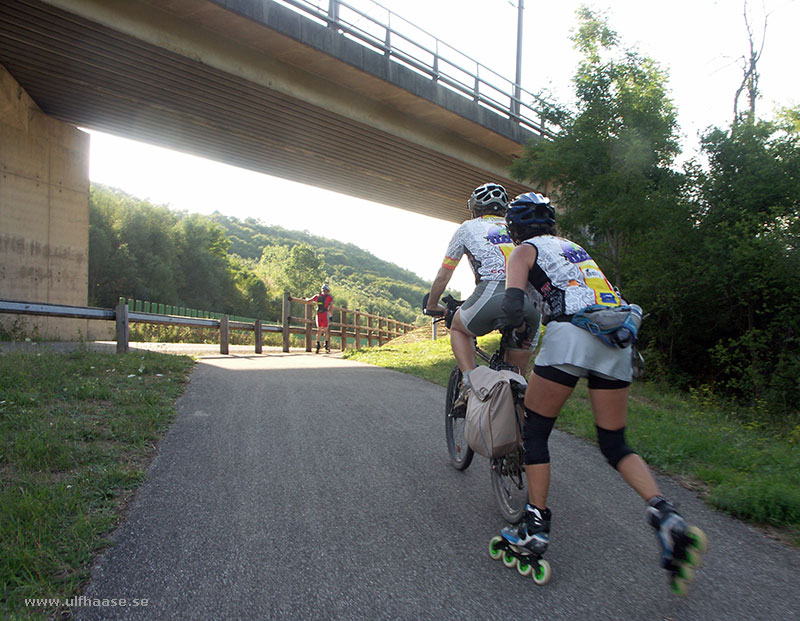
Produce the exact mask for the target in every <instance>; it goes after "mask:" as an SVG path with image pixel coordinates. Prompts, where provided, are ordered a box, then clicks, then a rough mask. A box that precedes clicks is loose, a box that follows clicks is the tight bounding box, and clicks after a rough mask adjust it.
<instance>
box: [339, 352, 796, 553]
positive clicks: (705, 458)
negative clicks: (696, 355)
mask: <svg viewBox="0 0 800 621" xmlns="http://www.w3.org/2000/svg"><path fill="white" fill-rule="evenodd" d="M496 343H497V338H496V337H483V338H482V339H480V340H479V344H481V345H482V346H484V347H488V348H490V349H491V348H493V347H496ZM345 355H346V357H348V358H351V359H354V360H361V361H363V362H368V363H370V364H375V365H378V366H384V367H388V368H392V369H395V370H398V371H403V372H406V373H410V374H413V375H417V376H419V377H423V378H425V379H427V380H430V381H432V382H435V383H437V384H439V385H441V386H446V385H447V380H448V377H449V372H450V369H452V367H453V365H454V360H453V355H452V352H451V350H450V342H449V339H447V338H443V339H439V340H437V341H430V340H419V341H415V342H403V340H402V339H398V340H396V341H391V342H390V343H387V344H386V345H384V346H383V347H379V348H372V349H367V350H361V351H358V352H348V353H347V354H345ZM785 423H786V424H784V425H782V427H781V428H779V429H775V428H774V427H773V426H770V425H767V424H765V423H760V422H758V419H754V418H753V417H748V416H747V415H746V413H742V412H740V411H735V410H733V409H731V405H730V404H719V403H715V402H714V401H713V400H709V399H705V398H700V397H699V396H698V395H686V394H682V393H679V392H677V391H675V390H671V389H669V388H668V387H665V386H662V385H659V384H655V383H648V382H638V381H637V382H634V384H633V386H632V388H631V399H630V405H629V417H628V432H627V437H628V442H629V444H630V445H631V446H632V447H634V448H635V449H636V451H637V452H638V453H640V454H641V455H642V457H643V458H644V459H645V460H646V461H647V462H648V463H649V464H650V465H651V466H653V467H655V468H656V469H658V470H661V471H663V472H665V473H668V474H671V475H673V476H675V477H677V478H678V479H679V480H680V481H681V482H683V483H684V484H685V485H687V486H690V487H692V488H693V489H694V490H695V491H696V492H697V493H698V494H699V495H700V496H701V497H702V498H703V499H704V500H705V501H706V502H708V503H709V504H710V505H712V506H714V507H716V508H718V509H721V510H722V511H725V512H727V513H729V514H730V515H732V516H735V517H737V518H740V519H742V520H746V521H748V522H751V523H753V524H756V525H760V526H766V527H770V529H771V532H772V533H773V534H776V535H778V536H779V537H780V538H782V539H784V540H788V541H789V542H791V543H793V544H794V545H796V546H800V426H797V425H796V421H793V422H791V423H790V422H785ZM556 428H557V429H560V430H562V431H566V432H568V433H571V434H574V435H578V436H580V437H583V438H585V439H587V440H588V441H590V442H595V441H596V430H595V426H594V420H593V417H592V414H591V409H590V407H589V397H588V392H587V390H586V387H585V382H579V383H578V387H577V388H576V390H575V392H574V393H573V395H572V396H571V397H570V399H569V400H568V401H567V404H566V406H565V407H564V409H563V410H562V413H561V415H560V416H559V418H558V422H557V423H556Z"/></svg>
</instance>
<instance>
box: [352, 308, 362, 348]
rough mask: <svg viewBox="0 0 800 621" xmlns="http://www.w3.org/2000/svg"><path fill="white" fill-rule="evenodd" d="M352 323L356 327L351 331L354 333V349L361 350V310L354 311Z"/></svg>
mask: <svg viewBox="0 0 800 621" xmlns="http://www.w3.org/2000/svg"><path fill="white" fill-rule="evenodd" d="M354 323H355V326H356V327H355V328H354V330H353V331H354V332H355V341H356V349H361V309H358V308H357V309H356V314H355V320H354Z"/></svg>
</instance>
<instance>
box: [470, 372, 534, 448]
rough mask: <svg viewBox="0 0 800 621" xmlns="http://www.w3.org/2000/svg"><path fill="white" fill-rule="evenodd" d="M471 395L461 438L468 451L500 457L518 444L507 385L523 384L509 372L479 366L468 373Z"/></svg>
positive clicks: (511, 402) (518, 434) (518, 429)
mask: <svg viewBox="0 0 800 621" xmlns="http://www.w3.org/2000/svg"><path fill="white" fill-rule="evenodd" d="M469 379H470V383H471V384H472V393H471V394H470V396H469V400H468V401H467V414H466V421H465V425H464V435H465V436H466V440H467V444H469V446H470V448H471V449H472V450H473V451H475V452H476V453H479V454H480V455H483V456H484V457H489V458H495V457H503V456H504V455H507V454H508V453H510V452H511V451H512V450H514V449H515V448H516V447H517V446H518V445H519V443H520V442H521V441H522V437H521V435H520V427H521V424H522V421H521V420H517V413H516V411H515V408H514V396H513V394H512V392H511V391H512V388H511V383H510V382H512V381H513V382H517V383H519V384H522V385H523V386H526V385H527V382H526V381H525V378H524V377H522V376H521V375H520V374H519V373H514V372H512V371H493V370H492V369H490V368H489V367H484V366H479V367H478V368H476V369H474V370H472V371H470V374H469Z"/></svg>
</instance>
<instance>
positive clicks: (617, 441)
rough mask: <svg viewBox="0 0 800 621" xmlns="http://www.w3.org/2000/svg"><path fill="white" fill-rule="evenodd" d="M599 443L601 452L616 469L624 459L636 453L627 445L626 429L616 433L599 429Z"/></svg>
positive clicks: (615, 431) (616, 430) (618, 430)
mask: <svg viewBox="0 0 800 621" xmlns="http://www.w3.org/2000/svg"><path fill="white" fill-rule="evenodd" d="M597 442H598V444H599V445H600V452H601V453H603V456H604V457H605V458H606V459H607V460H608V463H609V464H611V467H612V468H614V469H616V468H617V464H619V462H620V461H621V460H622V458H623V457H625V456H626V455H631V454H634V453H635V452H636V451H634V450H633V449H632V448H631V447H629V446H628V445H627V444H625V427H623V428H622V429H615V430H614V431H610V430H608V429H602V428H600V427H597Z"/></svg>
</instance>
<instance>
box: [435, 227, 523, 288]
mask: <svg viewBox="0 0 800 621" xmlns="http://www.w3.org/2000/svg"><path fill="white" fill-rule="evenodd" d="M513 249H514V242H513V241H511V236H510V235H509V234H508V229H506V221H505V218H503V217H502V216H481V217H479V218H473V219H472V220H467V221H466V222H464V223H463V224H462V225H461V226H460V227H458V230H457V231H456V232H455V233H454V234H453V238H452V239H451V240H450V244H449V245H448V246H447V251H446V252H445V257H444V261H443V262H442V266H443V267H445V268H447V269H451V270H454V269H456V266H457V265H458V262H459V261H460V260H461V257H463V256H464V254H465V253H466V255H467V257H468V258H469V264H470V267H471V268H472V272H473V273H474V274H475V284H477V283H479V282H481V281H482V280H492V281H497V280H505V278H506V260H507V259H508V255H509V254H511V251H512V250H513Z"/></svg>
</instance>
